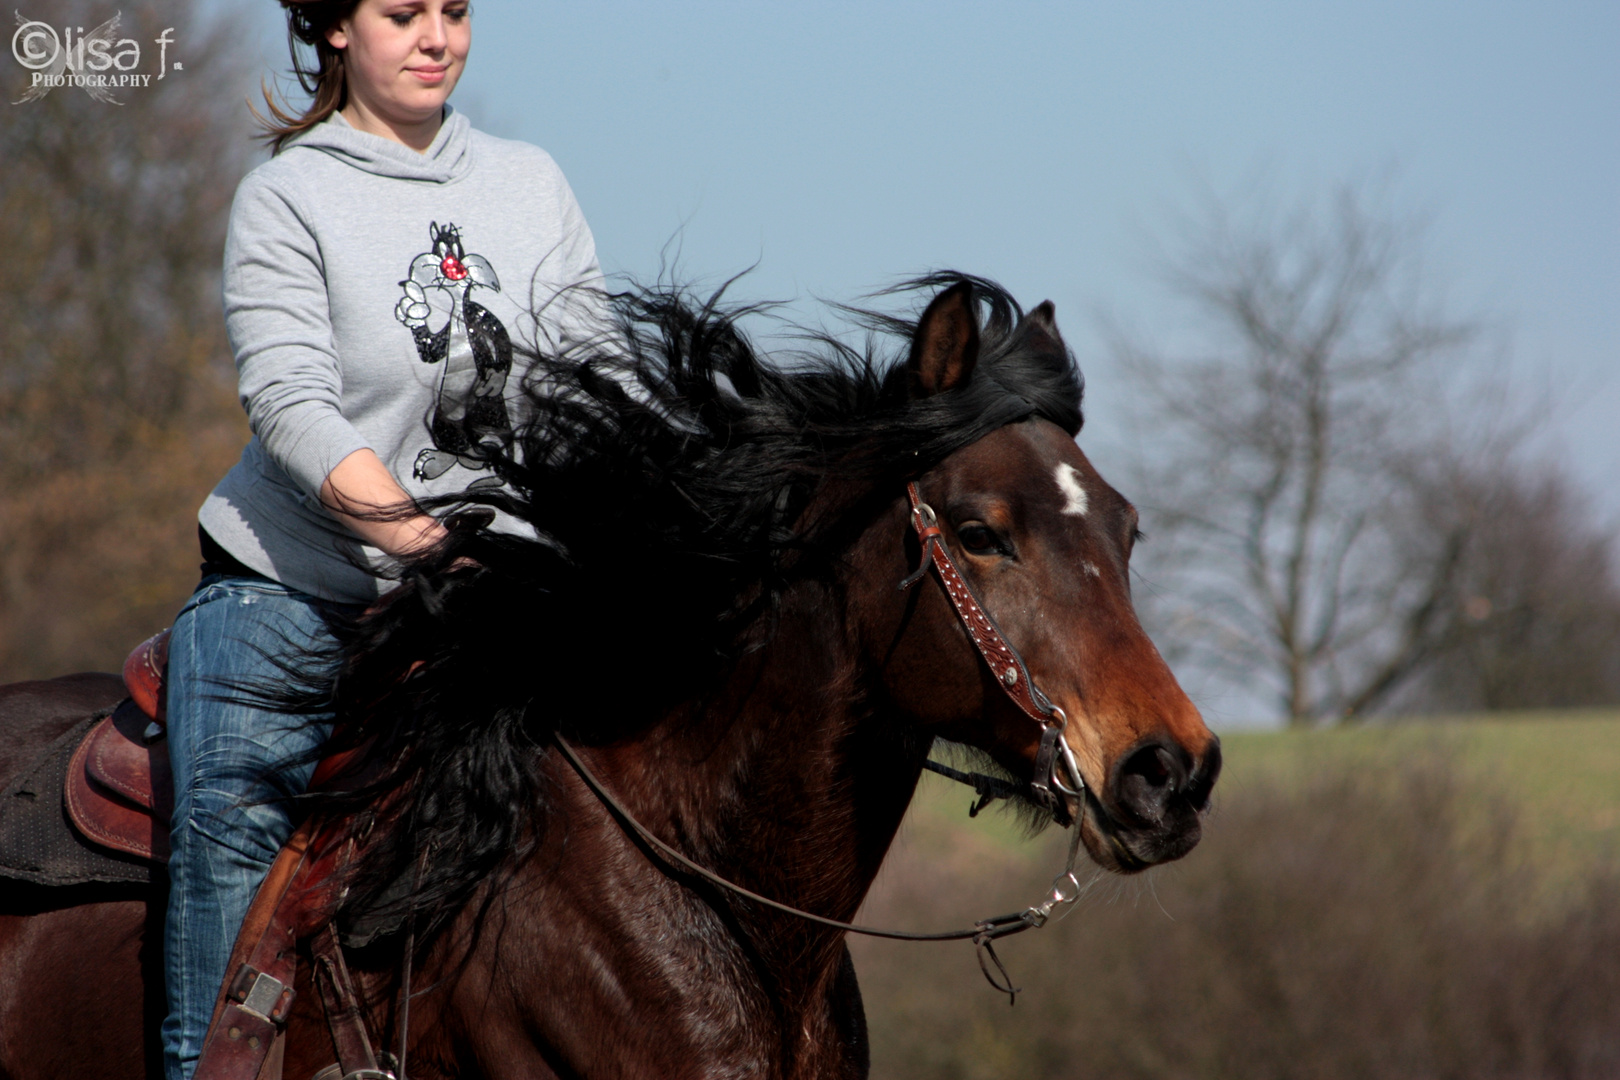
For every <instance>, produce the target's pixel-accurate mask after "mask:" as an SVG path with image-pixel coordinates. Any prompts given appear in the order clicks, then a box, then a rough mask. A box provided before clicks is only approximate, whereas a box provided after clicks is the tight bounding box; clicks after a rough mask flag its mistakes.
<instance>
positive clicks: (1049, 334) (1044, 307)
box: [1022, 300, 1063, 352]
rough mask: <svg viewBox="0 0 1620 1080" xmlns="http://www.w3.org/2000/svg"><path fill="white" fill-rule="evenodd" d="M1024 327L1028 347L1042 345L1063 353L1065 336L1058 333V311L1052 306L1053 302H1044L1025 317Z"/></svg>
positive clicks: (1025, 342)
mask: <svg viewBox="0 0 1620 1080" xmlns="http://www.w3.org/2000/svg"><path fill="white" fill-rule="evenodd" d="M1022 325H1023V330H1024V339H1025V340H1024V344H1025V346H1026V347H1031V346H1038V345H1040V346H1046V347H1047V348H1050V349H1055V350H1057V351H1058V352H1062V351H1063V335H1062V334H1060V333H1058V328H1057V309H1056V308H1055V307H1053V306H1052V301H1050V300H1042V301H1041V302H1040V303H1039V304H1037V305H1036V306H1035V309H1034V310H1033V311H1031V312H1030V313H1029V314H1027V315H1025V316H1024V321H1023V324H1022Z"/></svg>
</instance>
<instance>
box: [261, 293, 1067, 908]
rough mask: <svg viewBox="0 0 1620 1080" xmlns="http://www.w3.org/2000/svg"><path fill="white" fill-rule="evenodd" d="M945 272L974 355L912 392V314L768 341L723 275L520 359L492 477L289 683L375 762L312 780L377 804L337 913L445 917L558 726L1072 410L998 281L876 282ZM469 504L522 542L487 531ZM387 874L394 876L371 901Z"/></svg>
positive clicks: (362, 804) (640, 296)
mask: <svg viewBox="0 0 1620 1080" xmlns="http://www.w3.org/2000/svg"><path fill="white" fill-rule="evenodd" d="M960 282H967V283H969V284H970V285H971V286H972V289H973V294H974V296H975V298H976V300H977V307H978V309H979V310H980V311H982V313H983V316H982V319H981V321H982V324H983V327H982V331H981V350H980V357H979V362H978V366H977V368H976V369H975V372H974V375H973V378H972V379H970V380H969V381H968V382H967V383H966V384H965V385H964V386H961V387H959V388H957V389H954V390H951V391H948V392H946V393H942V394H938V395H935V396H932V397H923V398H915V397H913V396H911V395H910V394H909V393H908V386H907V372H906V370H905V359H906V349H907V348H908V346H909V342H910V339H911V336H912V333H913V331H914V329H915V323H914V322H913V321H911V320H907V319H904V318H899V317H895V316H891V315H884V314H879V313H875V312H871V311H864V310H859V309H841V310H842V311H843V313H844V314H845V315H847V316H849V317H850V318H851V319H852V321H853V323H854V325H855V327H856V328H857V329H858V330H864V331H865V341H864V344H863V345H862V346H861V347H855V346H851V345H848V344H847V343H844V342H843V341H841V340H840V339H838V338H836V337H833V336H831V335H828V334H825V333H815V334H806V335H805V340H806V342H807V344H806V346H805V347H804V348H803V349H800V350H797V351H795V352H794V353H792V354H791V355H788V356H785V357H783V358H782V359H781V360H773V359H771V358H767V357H765V356H762V355H760V353H759V352H758V351H756V349H755V348H754V346H753V345H752V344H751V342H750V341H749V338H748V337H747V335H746V334H745V332H744V331H743V329H742V327H741V325H740V320H742V319H743V318H744V317H746V316H748V315H750V314H754V313H755V311H754V309H750V308H745V307H736V306H728V305H726V304H725V303H724V301H723V292H724V290H723V289H722V290H721V291H720V292H717V293H715V294H714V295H712V296H710V297H708V298H707V299H700V298H694V297H693V296H692V295H691V294H690V293H689V292H688V291H686V290H682V289H679V288H674V287H657V288H642V289H635V290H632V291H627V292H624V293H620V294H616V295H612V296H610V297H607V298H606V299H605V306H606V308H607V309H608V310H609V311H611V313H612V321H613V323H614V330H613V332H611V333H606V334H604V335H602V336H601V337H600V338H599V339H597V340H596V341H594V342H593V343H591V344H588V345H584V346H577V347H574V348H572V349H569V350H567V351H565V352H564V353H562V354H561V355H551V354H548V353H544V352H541V351H540V350H534V351H533V353H532V355H529V356H527V357H526V360H527V361H528V362H529V363H530V364H531V368H530V375H529V376H528V378H527V379H526V385H525V392H526V397H527V405H528V411H527V413H526V415H527V417H528V420H527V422H526V424H525V426H524V427H523V428H522V429H521V430H520V431H518V432H517V433H516V435H515V437H514V439H513V441H512V443H511V444H510V445H506V446H490V445H486V446H485V447H484V453H485V455H486V457H487V459H488V460H489V462H490V464H491V466H492V467H493V468H494V470H495V472H496V474H497V475H499V476H500V478H501V479H502V480H504V481H505V486H504V487H503V488H501V489H489V488H485V489H481V490H476V489H475V490H469V491H467V492H465V493H463V494H462V495H460V496H458V497H456V498H455V499H453V500H440V501H439V503H437V504H434V505H431V506H429V509H433V510H436V511H440V512H444V511H450V512H452V513H454V514H455V515H457V516H455V517H454V518H452V519H451V520H453V521H455V522H456V523H457V525H456V527H454V528H453V530H452V535H451V539H450V541H449V542H448V543H447V544H446V545H444V546H443V547H442V549H440V550H437V551H434V552H432V553H431V554H429V555H427V556H425V557H423V558H421V559H419V560H417V561H415V562H414V563H413V564H412V565H410V566H408V567H407V568H406V570H405V573H404V575H403V580H402V583H401V586H400V588H399V589H398V590H396V591H395V592H393V593H392V594H390V596H389V597H388V598H387V599H386V601H385V602H384V604H383V605H381V606H380V609H379V610H376V611H375V612H373V613H371V614H369V615H367V616H366V617H365V618H363V619H361V620H360V621H358V622H356V623H354V624H352V625H349V626H346V627H344V628H343V636H344V638H345V641H346V644H345V646H344V649H343V653H342V656H341V658H340V661H339V664H338V667H337V670H338V672H339V673H338V675H337V676H336V677H334V678H329V679H325V680H321V681H318V682H316V683H315V684H313V685H311V686H309V687H308V692H307V693H303V694H300V695H299V697H298V700H297V701H296V702H294V703H291V705H290V707H293V708H298V709H328V708H329V709H335V711H336V713H337V715H338V717H339V719H340V721H341V724H340V728H339V731H340V734H339V736H338V738H339V739H340V740H343V741H346V742H348V743H351V744H359V743H361V742H363V741H365V740H368V739H375V740H376V750H377V753H376V754H374V755H372V758H373V760H380V761H382V762H384V763H385V765H386V768H387V772H386V775H384V776H383V777H382V778H381V779H373V780H372V781H371V782H369V783H367V784H365V785H364V786H363V787H361V788H360V789H359V790H358V791H357V792H355V793H353V794H351V795H349V796H330V795H326V796H317V797H314V798H315V801H316V803H317V805H320V804H322V803H324V804H326V805H327V806H329V807H330V806H332V805H333V804H336V807H337V808H339V809H343V810H353V811H357V812H358V818H359V820H361V821H362V822H366V823H368V822H369V821H370V819H371V818H373V817H381V818H382V819H383V821H382V823H381V826H382V827H379V828H377V829H376V831H375V832H374V833H373V834H372V838H371V839H370V840H369V841H368V843H367V844H366V845H365V846H364V849H363V850H364V855H363V856H362V858H361V859H360V861H359V862H358V864H357V865H356V867H355V868H354V876H353V880H352V882H351V889H350V892H349V894H348V899H347V900H346V901H345V905H344V906H345V912H344V914H345V915H346V916H347V917H349V918H350V919H353V918H354V917H355V916H357V915H360V914H363V913H367V912H371V913H373V914H375V913H376V912H378V911H379V910H382V911H385V912H388V913H391V914H392V915H394V916H402V915H404V914H405V913H407V912H410V913H414V914H415V915H416V916H418V919H419V921H418V925H419V927H423V928H426V927H431V926H435V925H442V924H443V922H444V921H445V920H446V919H447V918H448V917H449V916H450V915H452V914H454V913H455V912H456V911H457V910H458V909H459V908H460V907H461V906H462V905H464V904H465V903H466V901H467V900H468V898H469V897H470V896H472V895H473V893H474V891H475V890H476V889H477V888H478V886H479V885H480V883H482V882H484V881H485V879H486V878H488V877H489V875H491V874H495V873H499V872H500V871H501V870H502V868H503V867H510V866H512V865H515V864H516V861H517V860H520V859H521V858H522V857H523V856H524V854H525V853H526V852H527V851H529V850H531V849H532V848H533V845H534V844H535V843H536V841H537V839H538V837H539V836H540V835H542V833H543V826H544V820H545V814H546V805H545V788H544V785H542V784H541V783H540V782H539V779H538V776H539V772H538V765H539V762H540V761H541V759H542V755H543V753H544V751H545V748H546V746H547V745H548V739H549V737H550V735H551V733H552V732H553V731H558V730H560V731H562V732H564V733H566V734H568V735H569V736H570V737H572V738H575V739H578V740H580V741H582V742H587V743H589V742H599V741H605V740H609V739H612V738H615V737H618V736H621V735H623V734H626V733H628V732H630V731H633V730H635V729H636V728H637V727H638V726H642V725H645V724H646V723H648V722H650V721H651V720H652V719H653V718H655V717H656V716H658V715H659V714H660V713H659V710H660V709H662V708H666V707H669V706H672V705H674V704H676V703H678V702H681V701H687V700H691V699H693V698H694V697H698V696H700V695H702V694H703V693H704V692H705V691H706V690H707V689H708V688H710V687H712V686H714V685H715V684H716V682H717V680H718V679H719V678H720V677H722V675H723V674H724V672H725V670H726V668H727V665H728V664H729V663H730V662H731V661H732V660H733V659H734V658H735V657H737V656H738V655H739V654H740V653H741V652H743V651H746V650H748V649H750V648H755V647H758V646H759V645H760V644H762V643H763V642H764V641H765V640H767V639H768V637H769V634H770V630H771V627H772V625H773V619H772V616H773V614H774V612H775V611H776V608H777V603H778V600H779V599H780V597H781V596H782V594H783V590H785V589H786V588H788V587H789V586H790V585H792V583H793V582H795V581H797V580H802V579H803V578H805V577H807V576H817V575H826V574H829V573H831V572H833V571H834V570H835V568H836V566H837V564H838V560H839V558H840V556H841V555H842V554H843V552H844V551H845V550H847V548H848V546H849V545H850V543H852V542H853V540H854V539H855V538H856V537H857V536H859V535H860V533H861V531H862V530H863V529H864V528H865V526H866V525H867V524H868V523H869V522H870V520H871V518H872V517H873V515H875V514H876V513H878V512H879V511H880V510H881V509H882V508H883V507H885V506H886V505H888V504H889V503H890V502H892V500H893V499H894V498H895V497H896V494H897V493H898V492H899V491H900V490H901V487H902V485H903V483H904V481H905V480H907V479H910V478H912V477H915V476H917V475H920V474H921V473H923V472H926V471H927V470H928V469H930V468H932V467H933V466H934V465H936V464H938V463H939V462H940V461H942V460H943V459H944V458H945V457H947V456H948V455H950V454H951V453H953V452H954V451H956V450H958V449H961V448H962V447H965V446H967V445H969V444H970V443H973V442H975V441H977V440H978V439H980V438H982V437H983V436H985V435H987V434H989V433H990V432H992V431H994V430H996V429H998V428H1000V427H1002V426H1004V425H1007V424H1010V423H1015V422H1017V421H1019V420H1022V419H1026V418H1029V417H1032V416H1035V417H1042V418H1045V419H1047V420H1050V421H1052V422H1054V423H1056V424H1058V425H1059V426H1061V427H1063V428H1064V429H1065V430H1067V431H1068V432H1070V433H1071V434H1074V433H1077V432H1078V431H1079V429H1080V424H1081V419H1082V417H1081V410H1080V405H1081V394H1082V382H1081V379H1080V374H1079V371H1078V370H1077V369H1076V367H1075V365H1074V361H1073V359H1072V357H1070V356H1069V355H1068V354H1067V353H1066V352H1064V351H1062V350H1060V349H1054V348H1052V346H1051V344H1050V339H1049V338H1046V337H1044V336H1042V335H1028V334H1026V333H1024V332H1022V327H1021V320H1022V317H1023V312H1022V309H1020V308H1019V306H1018V305H1017V303H1016V302H1015V301H1014V300H1013V299H1012V298H1011V297H1010V296H1009V295H1007V293H1006V292H1005V291H1004V290H1002V289H1001V288H1000V287H999V286H997V285H995V284H994V283H992V282H989V281H985V280H983V279H979V278H973V277H969V276H967V275H963V274H956V273H940V274H933V275H930V276H928V277H924V278H921V279H918V280H915V281H912V282H908V283H906V284H905V285H903V286H901V287H899V288H898V289H896V290H894V292H896V293H902V294H911V295H923V297H924V299H927V298H928V297H931V296H932V295H933V293H934V292H936V291H938V290H940V289H943V288H946V287H949V286H951V285H954V284H957V283H960ZM829 493H832V494H829ZM490 510H499V511H502V512H504V513H506V514H510V515H512V516H513V517H515V518H517V519H519V520H520V521H522V522H526V523H528V524H529V525H530V526H532V527H533V529H534V531H535V533H536V534H537V535H538V537H539V538H538V539H531V538H523V537H516V536H512V535H507V534H503V533H501V532H499V531H496V530H492V529H489V528H484V527H481V526H482V525H484V524H485V523H487V520H488V517H489V511H490ZM458 560H460V561H459V562H458ZM466 560H472V563H473V564H476V565H472V564H469V563H468V562H467V561H466ZM604 703H605V705H604ZM401 879H404V880H411V881H414V882H415V885H414V888H412V889H410V890H407V891H408V893H409V896H408V898H406V899H397V898H396V899H390V897H398V896H399V895H400V893H399V891H398V889H397V883H398V882H399V881H400V880H401ZM391 885H393V886H396V888H395V889H394V890H393V891H390V886H391ZM486 895H488V894H486Z"/></svg>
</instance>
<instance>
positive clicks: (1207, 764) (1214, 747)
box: [1186, 739, 1221, 813]
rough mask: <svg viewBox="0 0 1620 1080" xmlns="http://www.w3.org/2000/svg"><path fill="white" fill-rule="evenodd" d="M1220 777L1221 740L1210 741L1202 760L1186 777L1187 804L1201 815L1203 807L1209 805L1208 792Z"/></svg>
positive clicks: (1213, 788) (1212, 789)
mask: <svg viewBox="0 0 1620 1080" xmlns="http://www.w3.org/2000/svg"><path fill="white" fill-rule="evenodd" d="M1220 775H1221V740H1219V739H1211V740H1210V744H1209V749H1207V750H1205V751H1204V759H1203V760H1202V761H1200V762H1198V765H1197V767H1196V768H1194V769H1193V771H1192V774H1191V775H1190V776H1188V777H1187V791H1186V796H1187V802H1188V804H1189V805H1191V806H1192V808H1193V809H1194V810H1197V811H1198V812H1200V813H1202V812H1203V810H1204V807H1206V806H1208V805H1209V796H1210V792H1212V791H1214V790H1215V781H1216V780H1218V779H1219V778H1220Z"/></svg>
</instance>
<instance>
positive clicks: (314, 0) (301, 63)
mask: <svg viewBox="0 0 1620 1080" xmlns="http://www.w3.org/2000/svg"><path fill="white" fill-rule="evenodd" d="M359 4H360V0H281V6H282V7H284V8H286V9H287V51H288V52H290V53H291V54H292V69H293V74H294V75H295V76H297V77H298V85H299V86H301V87H303V88H304V93H306V94H308V95H309V96H310V102H309V105H308V107H307V108H305V109H304V111H303V112H302V113H295V112H293V111H291V110H289V109H284V108H282V107H281V105H280V104H278V103H277V102H276V97H275V93H274V92H273V91H272V90H271V89H270V87H269V86H265V85H262V84H261V87H260V89H261V90H262V91H263V93H264V103H265V106H266V107H267V108H268V109H269V112H270V114H269V115H268V116H266V115H264V114H263V113H260V112H259V110H258V109H255V108H253V106H252V104H251V103H250V104H249V105H248V108H249V109H250V110H251V111H252V113H253V118H254V119H255V120H257V121H258V122H259V125H260V126H261V127H262V128H264V130H263V131H262V132H260V133H259V137H260V138H262V139H264V140H265V141H266V142H268V143H269V144H270V152H271V153H272V154H279V153H281V148H282V147H283V146H285V145H286V144H287V142H288V140H290V139H293V138H296V137H297V136H299V135H302V134H303V133H304V132H306V131H308V130H309V129H310V128H312V127H314V126H315V125H316V124H319V123H320V122H321V121H323V120H325V119H326V118H327V117H329V116H331V115H332V114H333V113H335V112H337V111H338V110H339V109H341V108H343V106H344V105H345V104H347V102H348V84H347V80H346V78H345V74H344V57H343V50H342V49H334V48H332V46H331V45H330V44H329V43H328V42H327V40H326V35H327V33H328V31H330V30H331V29H332V28H333V27H334V26H337V25H338V24H339V23H341V22H342V21H343V20H344V19H347V18H348V17H349V16H350V15H353V14H354V9H355V8H356V7H358V6H359ZM301 44H302V45H307V46H309V47H310V48H312V49H314V50H315V66H314V67H310V66H309V63H308V59H307V57H306V54H305V53H304V52H303V51H302V50H301V49H300V48H299V45H301Z"/></svg>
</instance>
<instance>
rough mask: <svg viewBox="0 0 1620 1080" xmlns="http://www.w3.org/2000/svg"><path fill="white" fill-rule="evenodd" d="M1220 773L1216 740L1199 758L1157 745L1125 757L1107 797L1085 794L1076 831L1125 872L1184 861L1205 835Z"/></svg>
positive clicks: (1091, 849)
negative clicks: (1204, 824) (1209, 809)
mask: <svg viewBox="0 0 1620 1080" xmlns="http://www.w3.org/2000/svg"><path fill="white" fill-rule="evenodd" d="M1220 772H1221V747H1220V740H1219V739H1216V738H1214V737H1213V736H1212V737H1211V739H1210V743H1209V745H1208V746H1207V747H1206V748H1205V750H1204V753H1203V754H1202V755H1200V756H1199V757H1198V758H1194V757H1193V756H1192V755H1191V754H1189V753H1188V752H1186V751H1185V750H1182V749H1180V748H1179V747H1174V746H1170V745H1166V744H1164V743H1161V742H1157V741H1150V742H1146V743H1143V744H1141V745H1139V746H1137V747H1135V748H1134V749H1133V750H1132V751H1131V752H1129V753H1127V754H1124V755H1121V756H1120V758H1119V759H1118V760H1117V761H1116V762H1115V764H1114V767H1113V769H1112V771H1111V774H1110V776H1109V778H1108V783H1107V787H1106V789H1105V791H1104V793H1103V795H1102V796H1101V797H1099V796H1098V795H1097V794H1095V793H1094V792H1093V791H1091V790H1090V789H1089V788H1088V789H1087V791H1086V793H1085V797H1084V802H1083V804H1082V809H1081V814H1080V821H1079V824H1078V828H1079V829H1080V830H1081V833H1080V838H1081V841H1082V842H1083V843H1084V844H1085V846H1086V851H1087V852H1088V853H1089V854H1090V855H1091V858H1092V860H1093V861H1095V862H1096V863H1097V864H1098V865H1099V866H1101V867H1103V868H1104V869H1107V870H1113V871H1115V872H1117V873H1121V874H1133V873H1136V872H1138V871H1141V870H1146V869H1147V868H1148V867H1150V866H1156V865H1158V864H1159V863H1165V862H1170V861H1171V860H1173V859H1179V858H1181V857H1182V856H1183V855H1185V854H1187V853H1188V852H1189V851H1191V850H1192V849H1193V848H1194V847H1195V846H1197V844H1198V841H1199V839H1200V837H1201V836H1202V835H1203V824H1202V820H1203V814H1204V811H1205V810H1207V809H1208V808H1209V800H1210V793H1211V792H1212V791H1213V790H1214V788H1215V781H1216V779H1217V778H1218V777H1219V776H1220Z"/></svg>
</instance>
